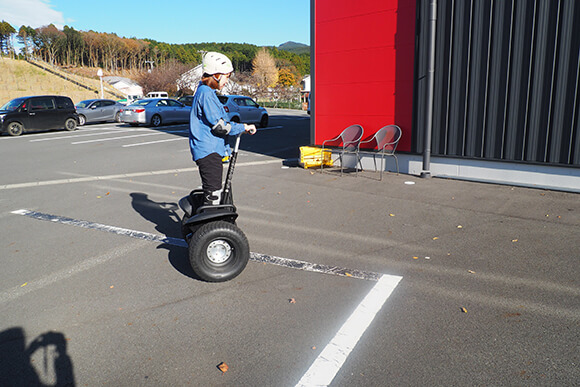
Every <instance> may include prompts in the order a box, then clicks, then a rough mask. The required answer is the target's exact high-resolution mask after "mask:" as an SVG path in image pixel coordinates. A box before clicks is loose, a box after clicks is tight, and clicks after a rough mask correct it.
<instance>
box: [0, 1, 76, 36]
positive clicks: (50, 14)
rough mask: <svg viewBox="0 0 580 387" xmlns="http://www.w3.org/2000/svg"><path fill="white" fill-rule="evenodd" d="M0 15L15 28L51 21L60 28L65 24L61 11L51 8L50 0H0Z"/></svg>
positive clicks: (45, 23)
mask: <svg viewBox="0 0 580 387" xmlns="http://www.w3.org/2000/svg"><path fill="white" fill-rule="evenodd" d="M0 15H2V16H1V18H2V19H3V20H4V21H6V22H8V23H10V24H11V25H12V26H13V27H14V28H15V29H16V30H18V28H20V26H23V25H25V26H30V27H32V28H38V27H41V26H45V25H49V24H51V23H52V24H54V25H55V26H56V27H57V28H59V29H62V27H63V26H64V24H65V19H64V16H63V14H62V12H59V11H55V10H54V9H52V6H51V4H50V0H17V1H15V0H0Z"/></svg>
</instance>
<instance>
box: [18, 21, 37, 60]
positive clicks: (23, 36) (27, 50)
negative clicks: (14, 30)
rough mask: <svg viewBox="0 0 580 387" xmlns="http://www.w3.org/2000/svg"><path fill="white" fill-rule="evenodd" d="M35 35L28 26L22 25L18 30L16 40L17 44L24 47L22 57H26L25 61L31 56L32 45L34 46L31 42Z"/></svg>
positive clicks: (32, 29)
mask: <svg viewBox="0 0 580 387" xmlns="http://www.w3.org/2000/svg"><path fill="white" fill-rule="evenodd" d="M35 34H36V31H35V30H34V28H32V27H30V26H24V25H23V26H21V27H20V29H19V30H18V35H17V39H18V42H19V43H20V44H22V45H23V46H24V56H25V57H26V59H28V58H29V56H30V54H31V51H32V45H33V44H34V43H33V42H32V40H33V38H34V36H35Z"/></svg>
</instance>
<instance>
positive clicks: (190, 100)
mask: <svg viewBox="0 0 580 387" xmlns="http://www.w3.org/2000/svg"><path fill="white" fill-rule="evenodd" d="M177 100H178V101H179V102H181V103H182V104H184V105H187V106H191V104H192V103H193V95H184V96H183V97H179V98H177Z"/></svg>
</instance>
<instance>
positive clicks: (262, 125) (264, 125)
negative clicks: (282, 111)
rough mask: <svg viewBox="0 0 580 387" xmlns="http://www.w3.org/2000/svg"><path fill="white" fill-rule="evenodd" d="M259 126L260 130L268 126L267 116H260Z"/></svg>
mask: <svg viewBox="0 0 580 387" xmlns="http://www.w3.org/2000/svg"><path fill="white" fill-rule="evenodd" d="M260 126H261V127H262V128H265V127H266V126H268V116H267V115H263V116H262V119H261V120H260Z"/></svg>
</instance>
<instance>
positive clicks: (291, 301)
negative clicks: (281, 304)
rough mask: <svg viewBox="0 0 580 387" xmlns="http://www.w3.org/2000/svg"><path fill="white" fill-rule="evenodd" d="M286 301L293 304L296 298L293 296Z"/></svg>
mask: <svg viewBox="0 0 580 387" xmlns="http://www.w3.org/2000/svg"><path fill="white" fill-rule="evenodd" d="M288 302H289V303H291V304H295V303H296V300H295V299H294V298H291V299H289V300H288Z"/></svg>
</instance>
